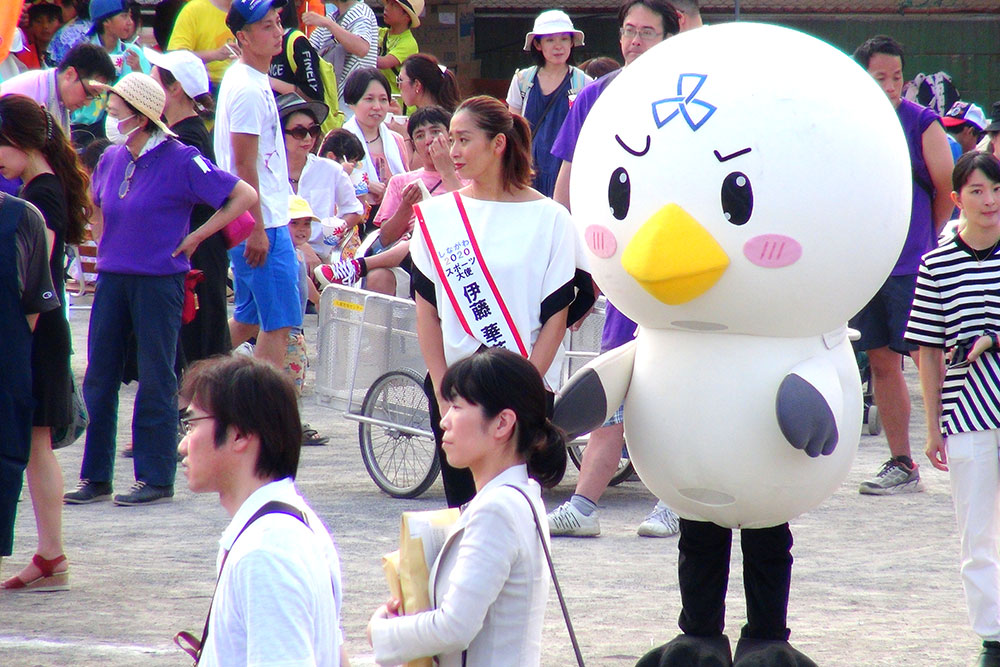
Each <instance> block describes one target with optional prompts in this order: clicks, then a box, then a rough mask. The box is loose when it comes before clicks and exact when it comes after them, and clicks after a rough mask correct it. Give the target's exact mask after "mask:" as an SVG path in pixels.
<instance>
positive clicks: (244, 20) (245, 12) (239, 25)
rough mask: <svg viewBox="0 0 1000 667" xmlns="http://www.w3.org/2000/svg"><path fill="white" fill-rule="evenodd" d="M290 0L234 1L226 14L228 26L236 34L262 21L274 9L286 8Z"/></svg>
mask: <svg viewBox="0 0 1000 667" xmlns="http://www.w3.org/2000/svg"><path fill="white" fill-rule="evenodd" d="M287 1H288V0H233V6H232V7H230V8H229V13H227V14H226V25H227V26H228V27H229V29H230V30H232V31H233V32H234V33H235V32H236V31H237V30H242V29H243V28H244V27H245V26H248V25H250V24H251V23H256V22H257V21H259V20H261V19H262V18H264V17H265V16H267V13H268V12H269V11H271V10H272V9H280V8H281V7H284V6H285V4H286V3H287Z"/></svg>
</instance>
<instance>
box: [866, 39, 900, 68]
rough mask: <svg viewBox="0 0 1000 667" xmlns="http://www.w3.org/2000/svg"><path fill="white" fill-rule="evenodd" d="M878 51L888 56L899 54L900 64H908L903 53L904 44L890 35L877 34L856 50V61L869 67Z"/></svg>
mask: <svg viewBox="0 0 1000 667" xmlns="http://www.w3.org/2000/svg"><path fill="white" fill-rule="evenodd" d="M876 53H882V54H884V55H887V56H897V57H898V58H899V62H900V64H902V65H903V66H904V67H905V66H906V59H905V57H904V55H903V45H902V44H900V43H899V42H897V41H896V40H894V39H893V38H892V37H889V36H888V35H875V36H874V37H872V38H871V39H869V40H868V41H866V42H865V43H864V44H862V45H861V46H859V47H858V48H857V49H855V51H854V62H856V63H858V64H859V65H861V66H862V67H864V68H865V69H868V62H869V61H870V60H871V59H872V56H874V55H875V54H876Z"/></svg>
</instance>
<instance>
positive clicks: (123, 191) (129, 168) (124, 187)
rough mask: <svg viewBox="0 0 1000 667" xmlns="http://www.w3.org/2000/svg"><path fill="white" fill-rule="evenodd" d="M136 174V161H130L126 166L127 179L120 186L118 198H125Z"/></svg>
mask: <svg viewBox="0 0 1000 667" xmlns="http://www.w3.org/2000/svg"><path fill="white" fill-rule="evenodd" d="M133 176H135V162H134V161H133V162H129V163H128V164H127V165H126V166H125V180H124V181H122V184H121V185H120V186H118V198H119V199H125V195H127V194H128V188H129V186H130V185H131V184H132V177H133Z"/></svg>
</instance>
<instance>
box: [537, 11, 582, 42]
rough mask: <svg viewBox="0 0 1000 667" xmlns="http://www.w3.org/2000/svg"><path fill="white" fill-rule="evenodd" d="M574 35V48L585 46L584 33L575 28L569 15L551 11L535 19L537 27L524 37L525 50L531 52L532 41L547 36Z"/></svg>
mask: <svg viewBox="0 0 1000 667" xmlns="http://www.w3.org/2000/svg"><path fill="white" fill-rule="evenodd" d="M563 33H568V34H570V35H573V46H583V31H582V30H577V29H576V28H574V27H573V21H571V20H570V18H569V15H568V14H566V12H564V11H562V10H561V9H550V10H548V11H545V12H542V13H541V14H539V15H538V16H537V17H535V27H534V28H532V30H531V32H529V33H528V34H527V35H525V36H524V50H525V51H530V50H531V40H533V39H535V38H536V37H544V36H545V35H561V34H563Z"/></svg>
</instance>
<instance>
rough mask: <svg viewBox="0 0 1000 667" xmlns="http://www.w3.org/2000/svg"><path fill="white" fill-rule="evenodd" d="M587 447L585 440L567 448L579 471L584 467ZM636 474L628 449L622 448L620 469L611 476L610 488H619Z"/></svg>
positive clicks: (619, 462)
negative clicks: (584, 451) (584, 452)
mask: <svg viewBox="0 0 1000 667" xmlns="http://www.w3.org/2000/svg"><path fill="white" fill-rule="evenodd" d="M586 446H587V441H586V440H583V439H579V440H574V441H573V442H571V443H569V444H568V445H567V446H566V448H567V449H568V450H569V458H570V460H572V461H573V465H575V466H576V469H577V470H579V469H580V466H581V465H583V450H584V449H585V448H586ZM634 472H635V468H633V467H632V461H630V460H629V458H628V449H627V448H625V447H622V457H621V459H620V460H619V461H618V469H617V470H616V471H615V474H614V475H612V476H611V481H610V482H608V486H618V485H619V484H621V483H622V482H624V481H625V480H627V479H628V478H629V477H631V476H632V473H634Z"/></svg>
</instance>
